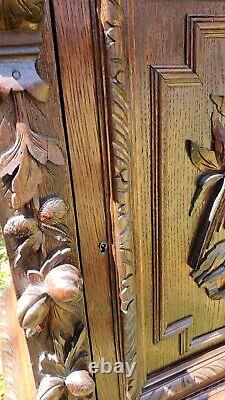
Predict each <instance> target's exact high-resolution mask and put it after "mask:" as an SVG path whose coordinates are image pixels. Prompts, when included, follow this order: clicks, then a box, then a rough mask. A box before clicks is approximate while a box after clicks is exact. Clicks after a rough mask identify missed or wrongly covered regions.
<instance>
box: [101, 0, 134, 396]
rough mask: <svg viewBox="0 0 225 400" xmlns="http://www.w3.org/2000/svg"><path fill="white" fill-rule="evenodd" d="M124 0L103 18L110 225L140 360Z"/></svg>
mask: <svg viewBox="0 0 225 400" xmlns="http://www.w3.org/2000/svg"><path fill="white" fill-rule="evenodd" d="M124 6H125V2H124V1H123V0H103V1H102V4H101V21H102V25H103V29H104V33H105V41H106V71H107V82H106V87H107V107H108V109H107V114H108V119H109V142H110V149H111V155H110V158H111V162H110V165H111V177H112V207H111V213H112V225H113V230H114V232H113V236H114V245H113V250H114V259H115V265H116V269H117V275H118V285H119V295H120V309H121V320H122V329H123V357H124V361H125V362H129V363H132V362H137V315H136V313H137V309H136V290H135V262H134V245H133V229H132V216H131V209H130V191H131V187H130V185H131V181H130V162H131V160H130V157H131V155H130V152H131V149H130V138H129V134H130V130H129V71H128V63H127V56H126V43H125V30H126V25H125V21H124V13H125V10H124ZM139 391H140V388H139V387H138V380H137V366H136V368H135V369H134V372H133V375H132V376H131V377H130V378H127V379H126V394H125V396H126V399H136V398H138V395H139Z"/></svg>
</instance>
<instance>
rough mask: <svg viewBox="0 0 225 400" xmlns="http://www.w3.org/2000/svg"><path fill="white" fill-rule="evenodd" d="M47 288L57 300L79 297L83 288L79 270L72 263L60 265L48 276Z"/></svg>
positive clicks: (46, 279)
mask: <svg viewBox="0 0 225 400" xmlns="http://www.w3.org/2000/svg"><path fill="white" fill-rule="evenodd" d="M45 289H46V292H47V293H48V294H49V296H50V297H51V298H52V299H53V300H55V301H56V302H60V301H72V300H77V299H79V297H80V293H81V289H82V279H81V277H80V272H79V270H78V269H77V268H76V267H74V266H73V265H70V264H63V265H59V266H58V267H56V268H54V269H52V270H51V271H50V272H49V273H48V275H47V276H46V278H45Z"/></svg>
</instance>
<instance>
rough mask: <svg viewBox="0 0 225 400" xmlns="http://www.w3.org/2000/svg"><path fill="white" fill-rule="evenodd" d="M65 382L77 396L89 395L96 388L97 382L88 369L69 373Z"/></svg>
mask: <svg viewBox="0 0 225 400" xmlns="http://www.w3.org/2000/svg"><path fill="white" fill-rule="evenodd" d="M65 384H66V387H67V389H68V390H69V392H70V393H72V394H73V395H74V396H75V397H80V396H82V397H83V396H89V395H90V394H91V393H93V391H94V390H95V383H94V380H93V379H92V377H91V375H90V374H89V372H88V371H85V370H81V371H74V372H71V374H69V375H68V376H67V378H66V380H65Z"/></svg>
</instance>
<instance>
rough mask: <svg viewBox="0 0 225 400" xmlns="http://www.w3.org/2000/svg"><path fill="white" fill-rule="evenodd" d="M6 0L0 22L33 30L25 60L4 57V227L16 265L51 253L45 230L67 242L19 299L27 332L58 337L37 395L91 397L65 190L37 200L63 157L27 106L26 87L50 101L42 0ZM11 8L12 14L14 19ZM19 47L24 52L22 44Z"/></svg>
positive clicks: (0, 73) (43, 398)
mask: <svg viewBox="0 0 225 400" xmlns="http://www.w3.org/2000/svg"><path fill="white" fill-rule="evenodd" d="M3 3H4V4H3V5H1V6H0V7H1V8H2V7H4V13H3V12H2V10H0V11H1V14H0V15H1V17H0V29H5V30H7V29H13V28H21V29H22V28H23V29H30V38H29V39H28V43H27V45H28V46H27V47H26V43H25V42H24V43H23V52H24V48H25V49H26V51H27V54H22V55H21V59H20V61H18V59H17V58H16V55H17V53H16V54H15V59H13V58H12V57H11V60H10V61H9V60H8V63H5V64H4V63H1V62H0V94H1V95H2V96H3V97H4V96H6V95H11V93H12V95H13V100H14V107H15V112H16V124H15V127H13V126H12V125H11V124H10V123H9V122H8V121H7V120H6V119H5V118H4V119H3V121H2V123H1V125H0V135H2V136H3V135H8V134H9V135H11V136H12V134H13V133H14V134H15V136H16V139H15V143H14V145H13V146H12V147H11V148H10V149H9V150H7V151H6V152H5V153H3V154H2V155H1V157H0V179H1V180H2V184H3V192H4V194H5V195H6V194H7V195H9V197H10V198H11V204H12V207H13V209H14V210H15V215H14V216H12V217H11V218H10V219H9V220H8V221H7V223H6V225H5V227H4V234H5V236H8V237H11V238H14V239H15V240H16V241H17V249H16V252H15V261H14V266H15V267H24V266H27V263H28V265H29V259H30V257H31V256H32V255H33V254H35V253H37V252H40V255H41V256H42V258H43V256H45V255H46V248H45V236H50V237H52V238H54V239H55V240H56V241H57V242H64V243H65V246H64V247H60V248H59V249H55V252H54V253H53V254H51V255H48V256H47V258H46V260H45V262H44V263H43V264H42V266H41V267H40V268H38V269H37V270H28V272H27V280H28V286H27V288H26V289H25V291H24V292H23V294H22V296H21V297H20V299H19V300H18V310H17V313H18V320H19V323H20V325H21V327H23V328H24V329H25V331H26V334H27V336H28V337H29V336H31V335H34V334H40V333H41V332H44V330H46V329H47V331H48V332H49V333H50V335H51V337H52V340H53V345H54V350H55V354H54V355H49V354H47V353H44V354H42V355H41V357H40V370H41V372H42V373H43V374H44V377H43V379H42V381H41V383H40V387H39V390H38V399H39V400H47V399H49V398H50V397H51V398H53V397H54V398H55V399H58V400H59V399H60V398H61V397H63V398H65V396H66V397H67V398H68V399H70V398H71V399H72V398H74V396H75V397H79V398H81V397H86V396H90V395H91V394H92V393H93V392H94V389H95V383H94V380H93V378H92V377H91V375H90V374H89V372H88V371H87V370H86V369H85V367H86V357H87V352H86V351H84V348H85V346H84V345H85V344H86V343H85V341H86V331H85V328H84V326H83V323H82V322H81V321H80V322H79V323H78V324H77V325H76V326H75V325H74V324H75V315H74V314H75V313H77V312H78V309H79V308H80V311H79V312H78V315H77V317H76V319H77V318H78V319H80V318H81V317H80V315H81V314H82V311H81V309H82V304H79V303H81V302H82V299H83V298H82V277H81V275H80V271H79V270H78V269H77V268H76V267H75V266H74V265H72V264H71V263H69V262H68V260H67V259H68V257H69V256H70V253H71V249H70V247H68V242H70V238H69V236H68V227H67V225H66V224H65V222H64V221H65V217H66V214H67V211H68V209H67V205H66V203H65V201H64V200H63V198H62V197H61V196H58V195H53V196H48V197H47V198H44V199H40V195H39V186H40V184H41V182H42V175H43V171H42V167H43V166H45V165H46V163H47V162H51V163H53V164H56V165H58V166H62V165H64V157H63V154H62V151H61V149H60V147H59V145H58V144H59V143H58V139H57V138H52V137H50V136H48V135H46V134H43V133H39V132H34V131H33V130H32V129H31V127H30V123H29V116H28V115H27V111H26V105H25V90H27V91H28V92H29V93H30V94H31V95H33V96H34V97H35V98H36V100H39V101H43V102H46V101H47V97H48V92H49V86H48V85H47V84H46V83H45V82H43V81H42V80H41V78H40V77H39V75H38V74H37V71H36V69H35V62H36V58H37V48H38V47H37V46H38V44H40V42H41V40H40V37H41V36H40V35H39V33H40V32H39V31H37V32H35V30H36V29H38V28H39V22H40V21H41V17H42V15H43V6H44V0H41V1H40V0H38V1H30V0H24V2H23V5H22V3H21V2H19V1H17V0H11V1H10V3H9V2H8V1H7V5H6V1H4V2H3ZM10 15H13V16H14V18H13V21H12V20H10V18H9V16H10ZM12 24H13V26H12ZM21 32H22V31H21ZM36 33H37V34H36ZM4 34H6V35H8V40H9V42H10V44H11V38H13V40H15V41H17V38H16V36H17V35H18V34H17V35H16V34H15V32H13V31H9V32H8V31H5V32H4ZM21 34H22V33H21ZM31 39H33V42H34V43H33V45H34V46H36V47H35V52H36V53H35V56H34V57H33V56H30V55H31V54H34V53H30V51H31V47H30V42H29V40H31ZM26 40H27V39H26ZM31 41H32V40H31ZM16 45H18V44H17V43H16ZM38 50H39V49H38ZM17 52H18V53H20V49H19V47H17ZM25 53H26V52H25ZM27 56H29V57H27ZM15 66H16V70H15ZM28 72H29V73H28ZM26 74H27V75H26ZM25 263H26V264H25ZM37 340H38V336H37ZM52 396H53V397H52Z"/></svg>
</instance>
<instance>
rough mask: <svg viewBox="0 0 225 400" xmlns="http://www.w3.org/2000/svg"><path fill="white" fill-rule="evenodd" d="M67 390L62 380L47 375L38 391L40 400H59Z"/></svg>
mask: <svg viewBox="0 0 225 400" xmlns="http://www.w3.org/2000/svg"><path fill="white" fill-rule="evenodd" d="M64 390H65V386H64V381H63V379H62V378H58V377H52V376H49V375H46V376H45V377H44V378H43V379H42V381H41V383H40V386H39V389H38V396H37V398H38V400H59V399H61V397H62V395H63V393H64Z"/></svg>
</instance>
